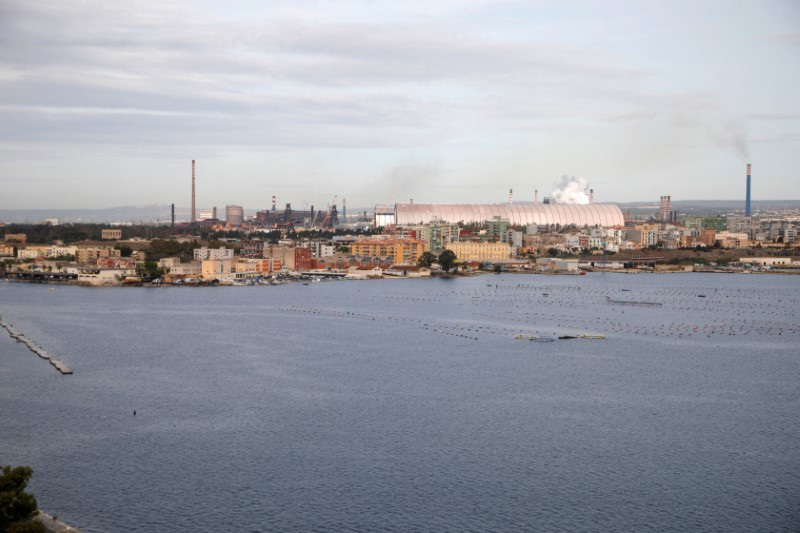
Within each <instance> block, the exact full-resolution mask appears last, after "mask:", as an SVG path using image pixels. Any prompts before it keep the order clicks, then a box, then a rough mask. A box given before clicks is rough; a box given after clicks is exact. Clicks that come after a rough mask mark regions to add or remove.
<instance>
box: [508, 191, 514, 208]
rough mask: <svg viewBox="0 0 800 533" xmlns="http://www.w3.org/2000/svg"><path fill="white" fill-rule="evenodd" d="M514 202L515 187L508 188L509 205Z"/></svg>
mask: <svg viewBox="0 0 800 533" xmlns="http://www.w3.org/2000/svg"><path fill="white" fill-rule="evenodd" d="M513 203H514V189H508V205H511V204H513Z"/></svg>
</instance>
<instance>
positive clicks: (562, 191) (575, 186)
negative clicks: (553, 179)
mask: <svg viewBox="0 0 800 533" xmlns="http://www.w3.org/2000/svg"><path fill="white" fill-rule="evenodd" d="M555 187H556V188H555V189H553V192H551V193H550V201H552V202H554V203H557V204H588V203H589V182H588V181H587V180H586V179H584V178H576V177H575V176H567V175H566V174H565V175H563V176H561V183H558V184H556V185H555Z"/></svg>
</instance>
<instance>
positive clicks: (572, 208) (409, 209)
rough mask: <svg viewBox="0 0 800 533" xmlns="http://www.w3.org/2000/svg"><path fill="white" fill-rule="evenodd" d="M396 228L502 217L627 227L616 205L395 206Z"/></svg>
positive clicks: (527, 221)
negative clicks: (433, 222) (436, 221)
mask: <svg viewBox="0 0 800 533" xmlns="http://www.w3.org/2000/svg"><path fill="white" fill-rule="evenodd" d="M394 211H395V213H394V215H395V216H394V218H395V224H397V225H399V226H408V225H413V224H427V223H429V222H432V221H434V220H440V221H443V222H449V223H451V224H455V223H458V222H463V223H465V224H470V223H481V222H485V221H487V220H492V219H493V218H495V217H500V218H501V219H503V220H508V221H509V223H511V224H513V225H517V224H518V225H522V226H527V225H529V224H537V225H539V226H545V225H548V226H549V225H556V224H558V225H561V226H569V225H575V226H604V227H611V226H624V225H625V218H624V217H623V215H622V211H621V210H620V208H619V207H617V206H616V205H614V204H534V203H514V204H395V209H394Z"/></svg>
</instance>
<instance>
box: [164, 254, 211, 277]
mask: <svg viewBox="0 0 800 533" xmlns="http://www.w3.org/2000/svg"><path fill="white" fill-rule="evenodd" d="M158 266H160V267H161V268H163V269H164V271H165V272H166V273H167V274H168V275H170V276H172V277H175V276H184V277H185V276H200V275H201V274H202V269H201V263H200V262H199V261H192V262H191V263H181V260H180V258H179V257H165V258H163V259H161V260H160V261H159V262H158Z"/></svg>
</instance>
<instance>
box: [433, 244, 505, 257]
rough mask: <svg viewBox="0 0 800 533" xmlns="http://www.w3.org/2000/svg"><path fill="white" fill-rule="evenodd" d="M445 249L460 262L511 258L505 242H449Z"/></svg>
mask: <svg viewBox="0 0 800 533" xmlns="http://www.w3.org/2000/svg"><path fill="white" fill-rule="evenodd" d="M447 249H448V250H451V251H452V252H453V253H454V254H456V258H458V259H459V260H460V261H498V260H503V259H508V258H509V257H510V256H511V246H509V244H508V243H506V242H451V243H450V244H448V245H447Z"/></svg>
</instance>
